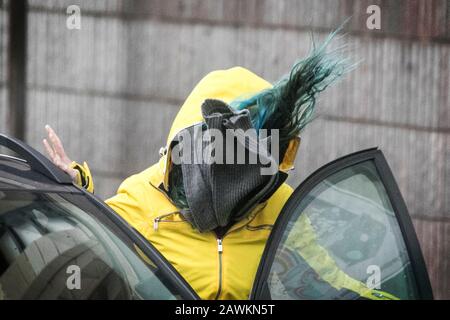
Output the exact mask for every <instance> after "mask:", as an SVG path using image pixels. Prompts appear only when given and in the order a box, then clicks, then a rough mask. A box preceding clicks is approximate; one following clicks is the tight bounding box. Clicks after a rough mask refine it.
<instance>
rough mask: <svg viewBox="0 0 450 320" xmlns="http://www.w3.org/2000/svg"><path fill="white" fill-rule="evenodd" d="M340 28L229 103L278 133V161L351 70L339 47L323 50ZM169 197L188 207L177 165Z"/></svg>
mask: <svg viewBox="0 0 450 320" xmlns="http://www.w3.org/2000/svg"><path fill="white" fill-rule="evenodd" d="M341 28H342V27H340V28H338V29H337V30H336V31H335V32H333V33H331V34H330V35H329V36H328V38H327V39H326V40H325V41H324V43H323V44H321V45H320V46H319V47H316V46H315V44H314V41H312V44H313V47H312V49H311V52H310V54H309V55H308V57H306V58H305V59H303V60H300V61H298V62H297V63H296V64H295V65H294V66H293V68H292V70H291V72H290V73H289V74H288V75H287V76H285V77H283V78H282V79H281V80H279V81H278V82H277V83H275V84H274V86H273V87H272V88H270V89H267V90H263V91H261V92H259V93H257V94H255V95H253V96H251V97H247V98H245V99H241V98H238V99H236V100H234V101H233V102H231V106H232V107H233V108H235V109H238V110H242V109H248V110H249V111H250V115H251V118H252V123H253V126H254V128H255V129H269V130H270V129H279V130H280V131H279V137H280V148H279V150H280V157H279V159H282V158H283V156H284V152H285V150H286V148H287V145H288V143H289V141H290V140H291V139H292V138H294V137H296V136H298V135H299V134H300V132H301V131H302V130H303V129H304V128H305V126H306V125H307V124H308V123H309V122H310V121H311V120H312V119H313V115H314V110H315V105H316V98H317V95H318V94H319V93H320V92H322V91H323V90H325V89H326V88H327V87H328V86H329V85H330V84H332V83H333V82H335V81H336V80H337V79H338V78H340V77H341V76H342V75H343V74H344V73H346V72H347V71H349V70H351V69H352V68H353V66H352V65H351V64H349V63H348V59H346V58H341V57H340V52H341V49H342V48H338V49H336V50H334V51H331V52H327V51H326V49H327V46H328V44H329V43H330V42H331V40H332V39H333V38H334V37H335V36H336V34H337V33H338V32H339V31H340V30H341ZM169 196H170V198H171V199H172V201H173V202H174V203H175V205H176V206H177V207H178V208H180V209H187V208H188V203H187V200H186V195H185V191H184V188H183V175H182V171H181V166H180V165H174V166H173V168H172V170H171V172H170V177H169Z"/></svg>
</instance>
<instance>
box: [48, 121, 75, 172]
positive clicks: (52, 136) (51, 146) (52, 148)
mask: <svg viewBox="0 0 450 320" xmlns="http://www.w3.org/2000/svg"><path fill="white" fill-rule="evenodd" d="M45 130H46V131H47V137H48V140H47V139H44V140H43V141H42V142H43V143H44V147H45V150H46V151H47V153H48V156H49V158H50V159H51V160H52V162H53V163H54V164H55V165H56V166H58V167H59V168H60V169H61V170H63V171H65V172H67V173H68V174H69V175H70V176H71V177H72V180H73V181H75V179H76V176H77V171H76V170H75V169H72V168H71V167H70V164H71V163H72V160H70V159H69V157H68V156H67V154H66V152H65V151H64V147H63V144H62V142H61V140H60V139H59V137H58V135H57V134H56V133H55V131H54V130H53V129H52V128H51V127H50V126H49V125H46V126H45ZM49 141H50V143H49Z"/></svg>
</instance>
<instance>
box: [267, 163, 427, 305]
mask: <svg viewBox="0 0 450 320" xmlns="http://www.w3.org/2000/svg"><path fill="white" fill-rule="evenodd" d="M269 289H270V294H271V297H272V298H273V299H357V298H368V299H415V298H417V297H418V296H417V288H416V284H415V282H414V276H413V274H412V271H411V265H410V261H409V257H408V254H407V251H406V248H405V244H404V242H403V238H402V234H401V231H400V228H399V225H398V223H397V220H396V217H395V213H394V210H393V208H392V205H391V203H390V201H389V198H388V196H387V193H386V191H385V188H384V186H383V184H382V182H381V180H380V178H379V176H378V174H377V171H376V168H375V166H374V164H373V163H372V161H367V162H363V163H360V164H358V165H355V166H352V167H348V168H346V169H343V170H341V171H339V172H337V173H335V174H334V175H331V176H330V177H328V178H327V179H325V180H323V181H322V182H320V183H319V184H318V185H317V186H315V187H314V188H313V190H312V191H311V192H310V193H309V194H308V195H307V196H306V197H305V198H304V199H303V200H302V201H301V202H300V203H299V204H298V205H297V207H296V211H295V213H294V214H293V216H292V217H291V219H290V222H289V224H288V225H287V228H286V229H285V230H284V234H283V236H282V240H281V244H280V246H279V248H278V250H277V252H276V256H275V260H274V264H273V265H272V267H271V270H270V275H269Z"/></svg>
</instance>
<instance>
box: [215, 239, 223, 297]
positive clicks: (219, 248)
mask: <svg viewBox="0 0 450 320" xmlns="http://www.w3.org/2000/svg"><path fill="white" fill-rule="evenodd" d="M217 252H218V254H219V288H218V289H217V293H216V296H215V297H214V300H217V299H219V296H220V294H221V292H222V254H223V239H222V238H217Z"/></svg>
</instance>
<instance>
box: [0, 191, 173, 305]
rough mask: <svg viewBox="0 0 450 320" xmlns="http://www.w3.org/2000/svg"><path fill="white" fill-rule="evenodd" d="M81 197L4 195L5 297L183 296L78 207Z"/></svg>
mask: <svg viewBox="0 0 450 320" xmlns="http://www.w3.org/2000/svg"><path fill="white" fill-rule="evenodd" d="M77 197H79V198H77ZM80 198H82V196H80V195H78V196H77V195H59V194H56V193H30V192H23V191H0V299H176V298H180V297H179V296H178V295H176V294H174V293H172V292H171V291H170V289H169V288H168V287H167V286H166V285H165V284H164V283H163V281H164V280H165V279H163V277H162V276H161V275H160V274H158V269H157V268H156V267H155V266H154V265H152V264H151V261H149V259H148V258H147V257H143V253H142V251H140V250H136V249H137V247H136V246H135V245H134V244H133V243H132V242H131V241H130V240H129V239H127V237H126V235H124V234H121V233H120V231H119V230H114V232H111V230H110V228H109V227H106V225H105V224H104V223H101V222H100V221H99V220H98V219H97V218H95V217H94V216H93V215H91V214H88V213H87V212H86V211H84V210H83V209H81V208H80V207H79V206H78V205H74V204H73V203H72V202H74V203H77V204H78V203H79V202H80V200H81V199H80ZM67 199H69V200H70V202H69V200H67ZM72 200H73V201H72ZM86 202H87V201H86ZM146 261H147V262H146Z"/></svg>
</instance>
